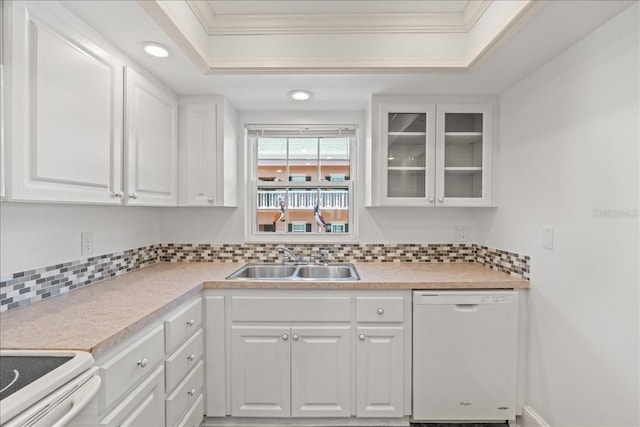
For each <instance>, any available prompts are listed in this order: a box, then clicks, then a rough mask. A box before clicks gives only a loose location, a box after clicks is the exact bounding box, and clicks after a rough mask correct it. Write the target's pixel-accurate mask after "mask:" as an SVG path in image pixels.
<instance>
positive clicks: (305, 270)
mask: <svg viewBox="0 0 640 427" xmlns="http://www.w3.org/2000/svg"><path fill="white" fill-rule="evenodd" d="M227 279H230V280H256V281H298V280H299V281H318V282H322V281H327V282H334V281H352V280H360V276H358V272H357V271H356V268H355V266H354V265H353V264H327V265H314V264H301V265H286V264H247V265H245V266H243V267H242V268H240V269H239V270H237V271H235V272H234V273H233V274H231V275H230V276H228V277H227Z"/></svg>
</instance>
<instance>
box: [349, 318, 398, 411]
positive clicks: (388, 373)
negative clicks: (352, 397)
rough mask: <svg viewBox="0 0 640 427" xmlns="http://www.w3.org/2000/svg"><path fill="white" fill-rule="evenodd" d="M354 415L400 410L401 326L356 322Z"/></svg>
mask: <svg viewBox="0 0 640 427" xmlns="http://www.w3.org/2000/svg"><path fill="white" fill-rule="evenodd" d="M357 333H358V345H357V350H356V352H357V359H356V366H357V374H356V378H357V379H356V382H357V390H358V396H357V404H356V406H357V415H358V417H374V418H381V417H401V416H402V414H403V407H402V404H403V384H404V381H403V366H404V360H403V355H404V327H403V326H390V327H381V326H374V327H363V326H358V330H357Z"/></svg>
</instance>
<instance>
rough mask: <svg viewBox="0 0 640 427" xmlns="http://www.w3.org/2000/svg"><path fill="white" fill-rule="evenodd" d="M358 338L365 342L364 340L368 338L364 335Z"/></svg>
mask: <svg viewBox="0 0 640 427" xmlns="http://www.w3.org/2000/svg"><path fill="white" fill-rule="evenodd" d="M358 338H360V341H364V339H365V338H366V337H365V336H364V334H360V336H358Z"/></svg>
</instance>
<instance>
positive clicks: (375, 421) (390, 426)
mask: <svg viewBox="0 0 640 427" xmlns="http://www.w3.org/2000/svg"><path fill="white" fill-rule="evenodd" d="M409 425H410V424H409V417H403V418H355V417H350V418H243V417H221V418H216V417H205V418H204V420H203V421H202V424H201V427H219V426H220V427H222V426H224V427H300V426H302V427H330V426H336V427H365V426H366V427H370V426H375V427H409Z"/></svg>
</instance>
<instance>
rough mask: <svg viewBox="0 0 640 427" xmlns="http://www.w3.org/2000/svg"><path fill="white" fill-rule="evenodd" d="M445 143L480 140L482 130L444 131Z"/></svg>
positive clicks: (467, 142)
mask: <svg viewBox="0 0 640 427" xmlns="http://www.w3.org/2000/svg"><path fill="white" fill-rule="evenodd" d="M444 138H445V142H446V143H447V144H474V143H476V142H482V132H445V134H444Z"/></svg>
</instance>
